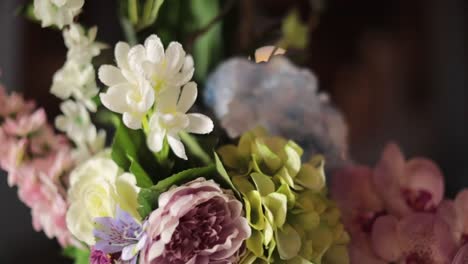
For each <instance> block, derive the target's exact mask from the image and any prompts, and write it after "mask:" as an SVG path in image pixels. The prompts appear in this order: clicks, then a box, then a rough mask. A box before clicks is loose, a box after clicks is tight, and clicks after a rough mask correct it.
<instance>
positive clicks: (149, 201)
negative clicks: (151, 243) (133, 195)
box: [137, 188, 162, 219]
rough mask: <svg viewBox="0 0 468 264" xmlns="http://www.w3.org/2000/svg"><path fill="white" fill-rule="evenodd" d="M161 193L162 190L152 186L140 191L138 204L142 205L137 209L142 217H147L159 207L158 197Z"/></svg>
mask: <svg viewBox="0 0 468 264" xmlns="http://www.w3.org/2000/svg"><path fill="white" fill-rule="evenodd" d="M161 193H162V191H157V190H152V189H150V188H145V189H141V190H140V193H138V204H139V205H140V207H139V208H138V209H137V210H138V213H139V214H140V216H141V218H142V219H145V218H146V217H147V216H148V215H150V214H151V212H152V211H153V210H155V209H156V208H158V199H159V195H161Z"/></svg>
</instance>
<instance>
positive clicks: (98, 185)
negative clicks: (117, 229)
mask: <svg viewBox="0 0 468 264" xmlns="http://www.w3.org/2000/svg"><path fill="white" fill-rule="evenodd" d="M138 192H139V188H138V187H137V186H136V179H135V176H134V175H133V174H130V173H121V171H120V169H119V168H118V166H117V164H115V162H114V161H112V160H111V159H109V158H106V157H94V158H92V159H90V160H88V161H87V162H85V163H84V164H82V165H81V166H79V167H77V168H76V169H75V170H74V171H73V172H72V173H71V176H70V190H69V192H68V199H69V203H70V208H69V209H68V212H67V227H68V229H69V230H70V232H71V233H72V234H73V235H74V236H75V237H76V238H78V239H79V240H81V241H83V242H85V243H87V244H88V245H90V246H91V245H94V244H95V242H96V241H95V239H94V235H93V229H94V219H95V218H96V217H114V216H115V211H116V208H117V206H119V207H120V208H122V209H123V210H124V211H126V212H129V213H130V214H131V215H132V216H133V217H135V218H136V219H140V217H139V215H138V212H137V207H138V202H137V196H138Z"/></svg>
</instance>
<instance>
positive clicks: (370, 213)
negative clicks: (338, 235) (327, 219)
mask: <svg viewBox="0 0 468 264" xmlns="http://www.w3.org/2000/svg"><path fill="white" fill-rule="evenodd" d="M372 173H373V171H372V170H371V169H370V168H368V167H365V166H349V167H347V168H344V169H342V170H341V171H338V172H337V173H336V174H335V175H333V179H332V184H331V188H332V191H331V193H332V197H333V199H334V200H335V201H337V203H338V206H339V207H340V210H341V212H342V213H343V221H344V222H345V224H346V225H347V228H348V230H349V231H350V232H351V234H353V233H359V232H364V233H369V232H370V231H371V229H372V224H373V222H374V221H375V218H376V217H377V216H379V215H381V214H383V213H384V212H385V208H384V204H383V201H382V200H381V199H380V198H379V196H378V195H377V193H376V190H375V186H374V183H373V182H372V179H373V178H372Z"/></svg>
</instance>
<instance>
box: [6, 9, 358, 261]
mask: <svg viewBox="0 0 468 264" xmlns="http://www.w3.org/2000/svg"><path fill="white" fill-rule="evenodd" d="M123 2H125V3H126V2H127V1H123ZM141 2H144V1H141ZM145 2H146V3H145V5H141V3H140V2H139V1H128V4H125V5H123V7H122V8H123V10H124V11H125V12H128V17H126V19H125V20H124V21H123V25H124V27H125V28H126V30H127V31H128V32H127V33H129V34H128V35H129V37H128V40H127V42H119V43H117V44H116V45H115V47H114V48H113V50H114V59H115V62H111V61H110V62H109V64H103V65H96V64H93V58H95V57H96V56H98V55H100V53H101V50H103V49H106V48H109V46H112V45H106V44H103V43H100V42H97V41H96V38H97V36H98V35H97V28H96V27H92V28H88V29H87V28H85V27H83V26H82V25H80V24H78V22H77V21H78V20H77V15H78V14H80V12H81V11H82V7H83V5H84V1H83V0H64V1H55V0H34V3H33V5H32V15H33V16H34V18H35V19H37V20H39V21H40V22H41V23H42V26H43V27H48V26H51V27H54V28H58V29H61V30H62V31H63V38H64V42H65V45H66V47H67V48H68V52H67V60H66V62H65V63H64V65H63V67H62V68H61V69H59V70H58V71H57V72H56V73H55V75H54V76H53V82H52V86H51V89H50V92H51V93H52V94H53V95H55V96H57V97H58V98H60V99H62V100H63V102H62V103H61V105H60V109H61V112H62V114H61V115H60V116H58V117H57V118H56V119H55V128H56V129H57V130H54V128H53V127H52V126H51V125H49V124H48V123H47V117H46V113H45V111H44V110H42V109H36V107H35V104H34V103H33V102H29V101H25V100H24V99H23V98H22V97H21V96H19V95H18V94H15V93H12V94H7V93H6V92H5V90H4V89H3V88H2V89H1V90H0V116H1V118H0V125H1V126H0V141H1V142H2V146H4V147H3V148H2V150H1V151H2V152H3V153H2V155H0V157H1V158H0V159H1V160H0V164H1V167H2V168H3V169H4V170H5V171H6V172H7V173H8V184H9V185H10V186H16V187H17V188H18V193H19V197H20V199H21V201H23V202H24V203H25V204H26V205H27V206H28V207H30V208H31V214H32V219H33V226H34V228H35V229H36V230H37V231H41V230H42V231H44V232H45V234H46V235H47V236H48V237H49V238H56V239H57V240H58V242H59V243H60V245H61V246H62V247H63V248H64V253H65V254H66V255H67V256H70V257H72V258H74V259H75V263H79V264H82V263H92V264H107V263H141V264H146V263H148V264H149V263H192V264H202V263H219V264H221V263H303V264H306V263H348V254H347V244H348V242H349V236H348V234H347V232H346V231H345V229H344V226H343V224H342V223H341V221H340V217H341V216H340V211H339V210H338V208H337V207H336V205H335V204H334V203H333V202H332V201H331V200H330V199H329V198H328V194H327V188H326V180H325V175H324V174H325V170H324V166H325V161H324V157H323V156H321V155H314V156H312V157H311V159H310V160H309V161H307V162H303V153H304V150H303V149H302V148H301V147H300V146H299V145H298V144H296V143H295V142H294V141H292V140H289V139H286V138H282V137H279V136H273V135H270V134H269V132H267V130H265V129H262V128H260V127H257V126H250V127H249V128H248V129H246V130H245V131H243V132H242V133H241V135H238V136H240V138H239V139H238V140H235V139H224V141H223V142H225V143H222V144H221V143H218V141H217V140H216V138H215V135H213V136H208V135H207V134H210V133H211V132H212V131H213V129H214V123H213V121H212V119H211V118H210V117H208V116H207V115H204V114H200V113H193V112H191V111H190V110H191V108H192V107H193V106H194V104H195V102H196V99H197V96H198V87H197V83H196V82H195V81H193V80H192V79H193V78H194V76H195V77H196V78H198V79H201V78H200V76H201V75H196V74H195V75H194V73H195V68H197V67H196V66H197V65H198V64H197V63H196V60H194V57H192V56H191V55H189V54H188V53H187V52H186V51H185V50H184V47H183V46H182V45H181V44H180V43H178V42H170V43H169V44H168V45H164V44H163V42H162V41H161V39H160V38H159V37H158V36H157V35H155V34H149V36H147V37H146V38H145V39H144V41H143V43H142V44H139V43H137V38H135V34H132V32H133V33H135V31H134V30H142V29H144V28H147V27H148V26H149V25H151V24H152V23H154V21H155V19H156V17H157V15H158V10H159V8H160V7H161V5H162V4H163V2H164V1H157V0H156V1H154V0H153V1H151V0H150V1H145ZM132 30H133V31H132ZM261 52H262V51H260V52H259V54H257V57H258V58H259V57H260V56H261ZM266 52H267V53H275V51H274V50H272V49H271V48H267V50H266ZM263 53H264V54H265V50H263ZM280 53H281V52H280ZM263 56H265V55H263ZM196 57H197V56H195V58H196ZM198 57H200V56H198ZM268 57H270V55H268V56H266V59H268ZM246 61H247V60H246ZM278 61H281V60H280V59H279V60H278ZM247 62H248V63H249V64H252V65H256V64H255V63H254V62H249V61H247ZM283 63H287V64H288V65H289V66H288V67H289V69H291V70H292V71H291V72H294V73H296V72H297V69H296V68H295V67H294V66H292V65H290V63H289V62H287V61H286V62H283ZM260 67H265V66H264V65H263V66H262V65H260ZM203 70H204V69H202V71H203ZM311 76H312V74H311V73H308V74H307V77H311ZM312 77H313V76H312ZM201 80H203V79H201ZM101 84H102V85H101ZM314 84H315V83H314ZM99 86H102V89H100V88H99ZM310 91H311V92H312V93H311V94H312V95H313V96H314V98H315V96H316V91H315V87H313V88H312V90H310ZM207 96H208V95H207ZM94 120H101V121H102V120H104V121H107V123H108V124H112V126H113V129H110V131H111V134H112V136H111V137H110V138H109V137H107V134H108V133H106V131H105V130H104V129H98V128H97V127H96V125H95V124H94V123H93V121H94ZM218 134H219V133H218ZM194 135H201V136H194ZM203 135H205V136H203ZM108 143H110V144H108Z"/></svg>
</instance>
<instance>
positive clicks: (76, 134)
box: [55, 100, 95, 143]
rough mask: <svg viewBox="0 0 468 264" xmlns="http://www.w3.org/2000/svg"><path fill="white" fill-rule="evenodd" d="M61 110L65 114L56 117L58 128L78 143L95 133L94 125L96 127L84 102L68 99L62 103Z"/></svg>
mask: <svg viewBox="0 0 468 264" xmlns="http://www.w3.org/2000/svg"><path fill="white" fill-rule="evenodd" d="M60 110H62V112H63V115H60V116H58V117H57V118H56V119H55V126H56V127H57V129H58V130H60V131H62V132H65V133H66V134H67V136H68V137H69V138H70V139H71V140H73V141H74V142H76V143H78V142H84V141H86V139H87V138H88V137H89V136H90V134H92V133H93V131H92V130H93V129H92V127H94V125H93V124H91V119H90V117H89V113H88V111H86V108H85V107H84V106H83V105H82V104H79V103H76V102H74V101H71V100H68V101H65V102H63V103H62V104H61V105H60ZM94 133H95V131H94Z"/></svg>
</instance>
